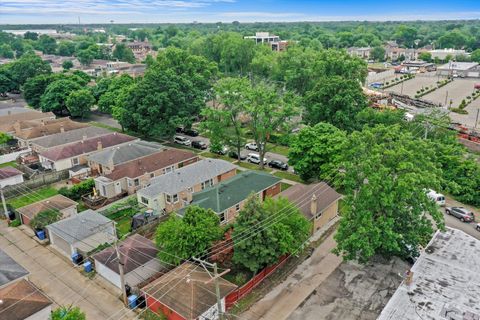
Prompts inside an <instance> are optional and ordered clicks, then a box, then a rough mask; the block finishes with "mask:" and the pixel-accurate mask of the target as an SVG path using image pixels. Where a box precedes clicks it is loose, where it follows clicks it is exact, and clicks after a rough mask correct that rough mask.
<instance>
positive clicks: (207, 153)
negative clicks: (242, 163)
mask: <svg viewBox="0 0 480 320" xmlns="http://www.w3.org/2000/svg"><path fill="white" fill-rule="evenodd" d="M200 155H201V156H202V157H205V158H213V159H222V160H225V161H228V162H235V161H236V160H235V159H233V158H230V157H227V156H222V155H221V154H216V153H213V152H210V151H203V152H202V153H200Z"/></svg>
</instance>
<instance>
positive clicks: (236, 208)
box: [235, 203, 240, 212]
mask: <svg viewBox="0 0 480 320" xmlns="http://www.w3.org/2000/svg"><path fill="white" fill-rule="evenodd" d="M235 211H237V212H238V211H240V203H237V204H236V205H235Z"/></svg>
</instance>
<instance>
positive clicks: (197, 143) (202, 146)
mask: <svg viewBox="0 0 480 320" xmlns="http://www.w3.org/2000/svg"><path fill="white" fill-rule="evenodd" d="M192 147H193V148H195V149H200V150H205V149H207V144H206V143H205V142H203V141H192Z"/></svg>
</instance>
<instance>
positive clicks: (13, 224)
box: [9, 219, 22, 228]
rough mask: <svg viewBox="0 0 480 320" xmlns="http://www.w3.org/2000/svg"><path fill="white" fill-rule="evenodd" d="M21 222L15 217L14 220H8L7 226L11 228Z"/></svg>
mask: <svg viewBox="0 0 480 320" xmlns="http://www.w3.org/2000/svg"><path fill="white" fill-rule="evenodd" d="M21 224H22V223H21V222H20V220H18V219H15V220H12V221H10V223H9V226H10V227H12V228H15V227H18V226H19V225H21Z"/></svg>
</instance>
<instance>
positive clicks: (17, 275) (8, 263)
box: [0, 249, 29, 307]
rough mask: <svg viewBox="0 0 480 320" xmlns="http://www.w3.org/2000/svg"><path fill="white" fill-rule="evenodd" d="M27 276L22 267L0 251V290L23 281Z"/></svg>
mask: <svg viewBox="0 0 480 320" xmlns="http://www.w3.org/2000/svg"><path fill="white" fill-rule="evenodd" d="M28 274H29V272H28V271H27V270H26V269H25V268H24V267H22V266H21V265H20V264H18V263H17V262H16V261H15V260H14V259H13V258H12V257H10V256H9V255H8V254H7V253H6V252H5V251H3V250H2V249H0V288H3V287H5V286H7V285H9V284H11V283H14V282H17V281H20V280H22V279H25V277H26V276H28ZM0 307H1V305H0Z"/></svg>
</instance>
